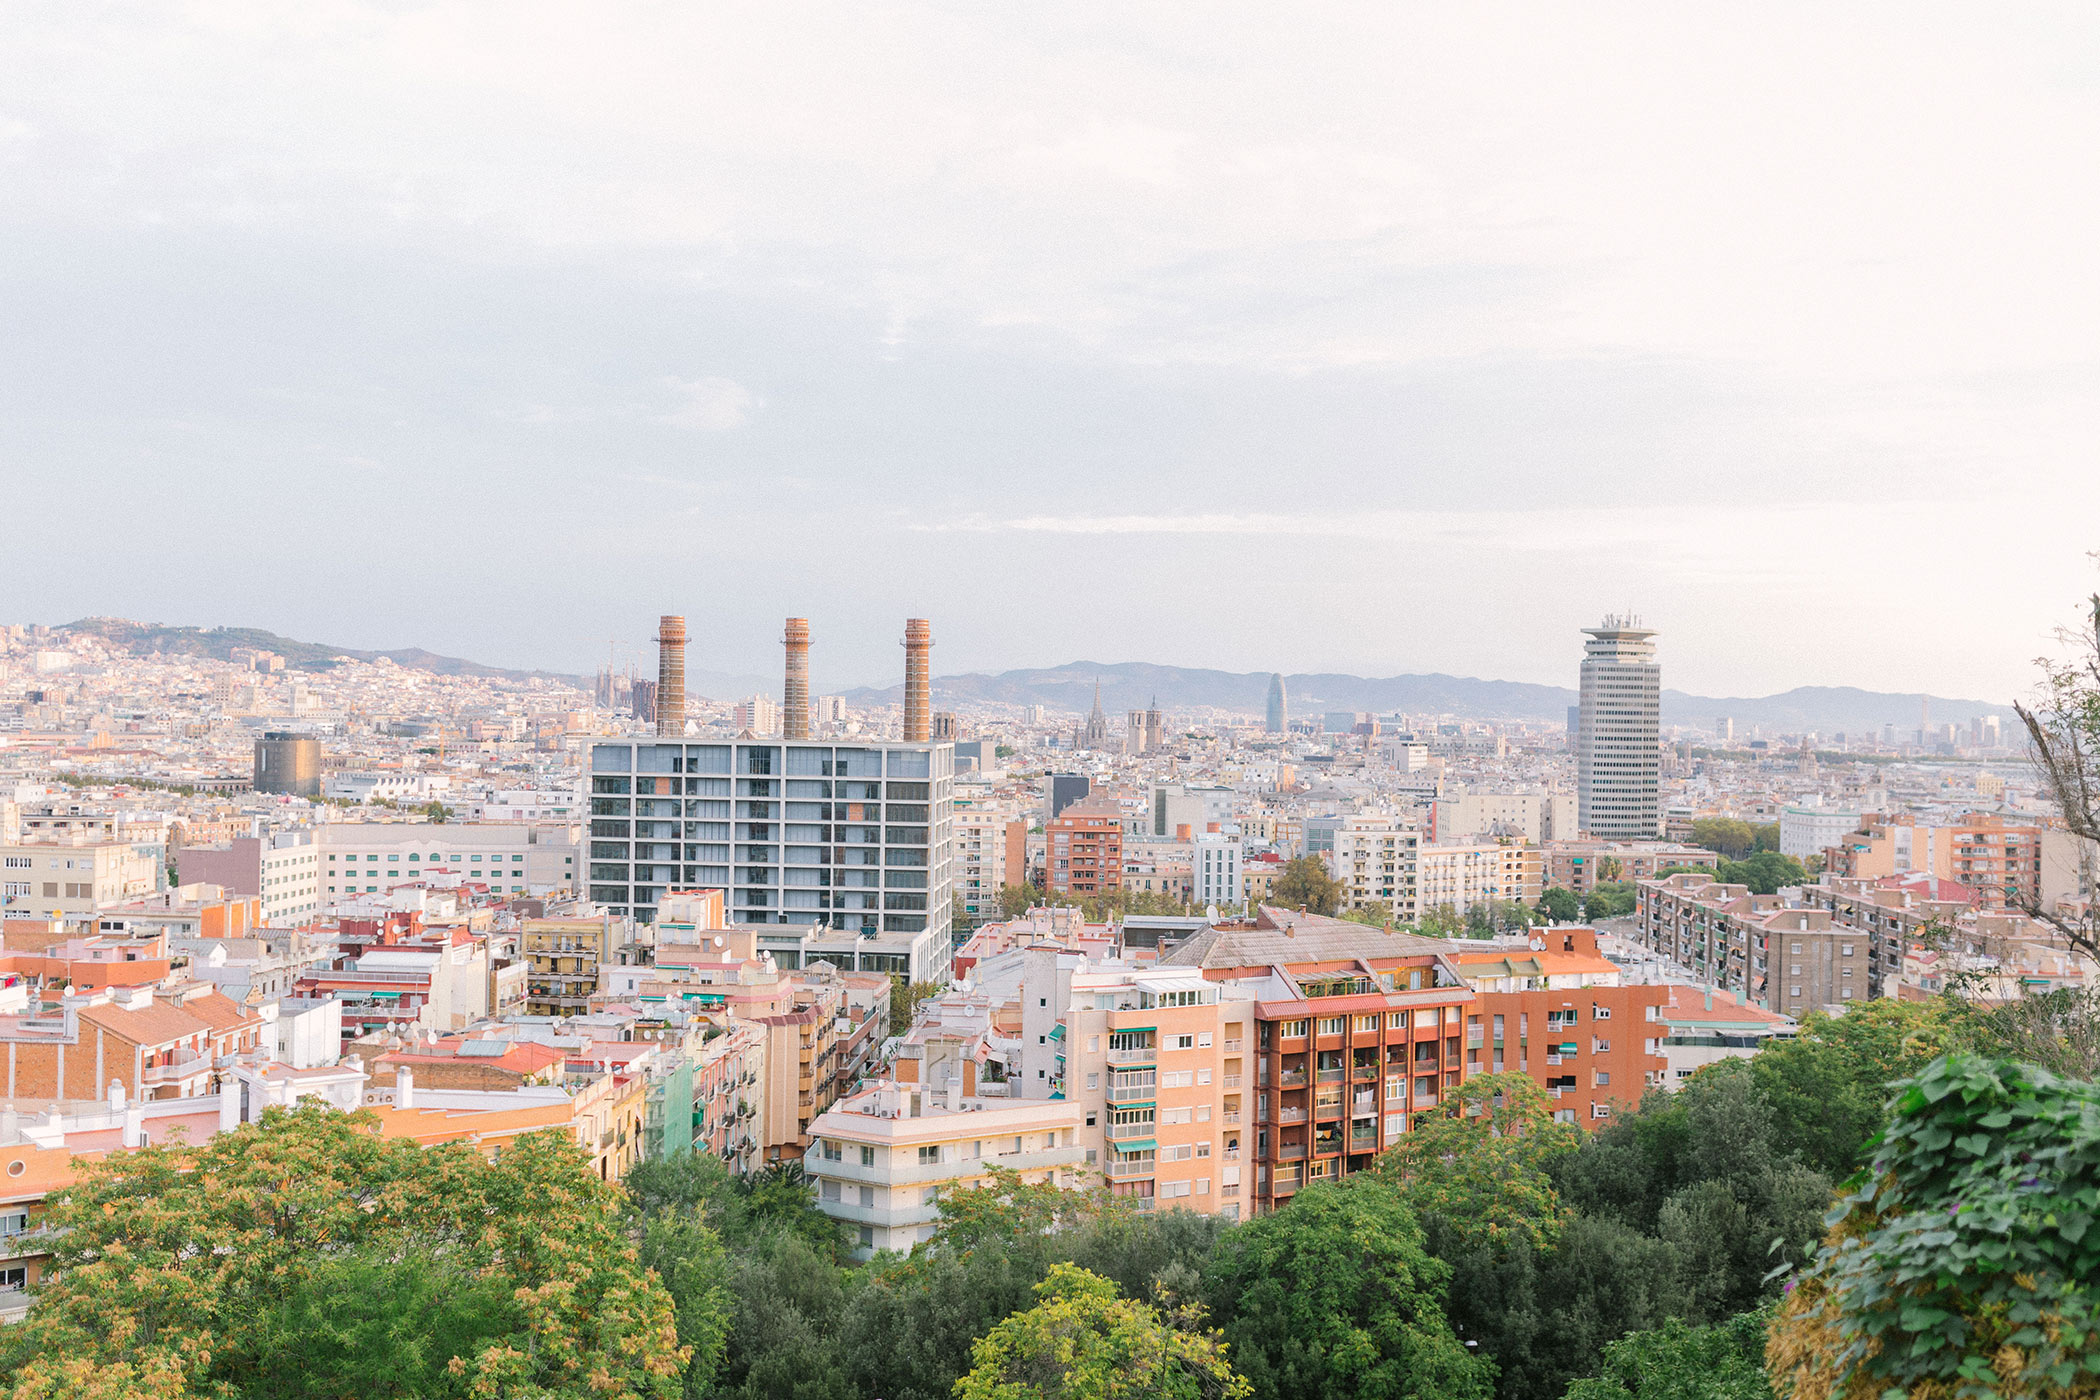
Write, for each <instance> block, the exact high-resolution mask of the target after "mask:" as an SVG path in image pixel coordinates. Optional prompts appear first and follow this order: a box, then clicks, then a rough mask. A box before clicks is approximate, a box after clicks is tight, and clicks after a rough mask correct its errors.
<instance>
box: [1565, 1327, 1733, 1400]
mask: <svg viewBox="0 0 2100 1400" xmlns="http://www.w3.org/2000/svg"><path fill="white" fill-rule="evenodd" d="M1765 1322H1766V1317H1765V1314H1764V1313H1762V1312H1749V1313H1741V1314H1738V1315H1737V1316H1735V1317H1732V1318H1730V1319H1728V1320H1727V1321H1726V1322H1720V1323H1716V1324H1714V1325H1713V1326H1711V1327H1691V1326H1687V1325H1686V1324H1685V1323H1684V1321H1683V1320H1682V1319H1680V1318H1674V1317H1673V1318H1671V1319H1670V1320H1669V1321H1667V1322H1665V1323H1663V1325H1662V1326H1661V1327H1659V1328H1657V1329H1655V1330H1654V1331H1651V1332H1635V1333H1633V1334H1631V1335H1629V1336H1626V1337H1622V1338H1620V1339H1619V1340H1618V1341H1616V1342H1612V1343H1611V1344H1610V1345H1608V1346H1606V1347H1605V1348H1604V1369H1603V1372H1602V1373H1601V1374H1600V1375H1598V1376H1596V1377H1595V1378H1594V1379H1591V1380H1581V1381H1577V1382H1575V1384H1573V1385H1571V1386H1569V1387H1568V1394H1567V1400H1772V1383H1771V1381H1769V1380H1768V1379H1766V1377H1765Z"/></svg>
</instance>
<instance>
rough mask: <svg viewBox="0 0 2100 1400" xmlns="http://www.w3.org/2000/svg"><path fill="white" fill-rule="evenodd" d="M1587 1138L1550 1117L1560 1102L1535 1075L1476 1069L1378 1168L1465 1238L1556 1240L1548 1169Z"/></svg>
mask: <svg viewBox="0 0 2100 1400" xmlns="http://www.w3.org/2000/svg"><path fill="white" fill-rule="evenodd" d="M1581 1136H1582V1130H1581V1129H1579V1128H1577V1127H1575V1126H1574V1125H1573V1124H1569V1123H1556V1122H1555V1121H1553V1100H1551V1099H1549V1098H1548V1097H1546V1091H1545V1090H1543V1089H1541V1088H1540V1087H1539V1086H1538V1084H1537V1082H1536V1081H1534V1080H1533V1079H1532V1078H1531V1076H1529V1075H1527V1074H1517V1073H1510V1074H1486V1075H1477V1076H1475V1077H1474V1078H1472V1079H1469V1080H1467V1081H1466V1082H1465V1083H1464V1084H1462V1085H1460V1086H1459V1087H1458V1088H1457V1089H1456V1090H1453V1091H1452V1092H1450V1093H1449V1094H1447V1095H1445V1098H1444V1101H1443V1102H1442V1103H1441V1104H1439V1105H1438V1106H1437V1108H1436V1109H1435V1110H1434V1111H1432V1112H1429V1113H1421V1114H1417V1115H1416V1116H1415V1122H1414V1130H1413V1131H1412V1132H1408V1133H1404V1134H1402V1135H1401V1137H1400V1139H1399V1140H1398V1141H1397V1142H1396V1143H1394V1145H1393V1146H1392V1147H1390V1148H1388V1149H1387V1150H1386V1151H1385V1153H1384V1154H1383V1155H1381V1156H1380V1157H1379V1159H1378V1162H1377V1165H1376V1171H1377V1173H1378V1175H1379V1176H1380V1177H1382V1178H1383V1179H1384V1180H1386V1181H1388V1182H1391V1183H1392V1184H1393V1185H1394V1186H1396V1187H1398V1188H1399V1190H1400V1193H1401V1196H1402V1198H1403V1199H1405V1200H1406V1202H1407V1204H1408V1205H1409V1207H1410V1208H1412V1209H1413V1210H1414V1212H1415V1213H1416V1214H1417V1215H1432V1214H1433V1215H1439V1216H1442V1217H1443V1218H1444V1219H1445V1220H1446V1221H1447V1222H1449V1223H1450V1225H1451V1226H1452V1227H1453V1228H1455V1229H1456V1230H1458V1231H1459V1232H1460V1233H1461V1235H1463V1236H1465V1237H1467V1238H1468V1239H1471V1238H1475V1237H1477V1238H1480V1239H1484V1240H1487V1241H1498V1240H1501V1239H1504V1238H1506V1237H1508V1236H1510V1235H1520V1236H1522V1237H1524V1238H1525V1240H1526V1241H1527V1242H1529V1243H1531V1244H1533V1245H1550V1244H1551V1243H1552V1241H1553V1238H1554V1237H1555V1236H1556V1235H1557V1234H1559V1232H1560V1227H1561V1225H1562V1224H1563V1223H1564V1213H1563V1211H1562V1209H1561V1205H1560V1197H1559V1195H1558V1194H1557V1193H1556V1192H1555V1191H1554V1189H1553V1179H1552V1177H1551V1176H1550V1175H1549V1174H1548V1172H1547V1166H1548V1164H1549V1163H1551V1162H1552V1161H1553V1159H1554V1158H1556V1157H1559V1156H1561V1155H1562V1154H1564V1153H1568V1152H1572V1151H1574V1150H1575V1148H1576V1145H1577V1143H1578V1142H1579V1141H1580V1139H1581Z"/></svg>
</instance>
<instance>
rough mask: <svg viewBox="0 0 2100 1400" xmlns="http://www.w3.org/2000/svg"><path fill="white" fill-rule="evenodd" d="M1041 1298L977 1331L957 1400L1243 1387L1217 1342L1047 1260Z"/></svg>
mask: <svg viewBox="0 0 2100 1400" xmlns="http://www.w3.org/2000/svg"><path fill="white" fill-rule="evenodd" d="M1035 1292H1036V1296H1037V1297H1038V1298H1040V1299H1041V1300H1042V1301H1041V1302H1039V1303H1037V1304H1036V1306H1034V1307H1032V1308H1030V1309H1028V1310H1027V1311H1025V1312H1017V1313H1015V1314H1014V1315H1013V1316H1011V1317H1009V1318H1007V1319H1006V1320H1005V1321H1003V1322H1001V1323H999V1325H998V1326H996V1327H994V1328H992V1330H991V1331H990V1332H988V1333H986V1334H985V1336H984V1338H983V1339H982V1340H981V1341H979V1342H978V1343H977V1345H976V1347H975V1349H974V1351H973V1354H972V1355H973V1360H974V1361H975V1363H976V1364H975V1365H974V1366H972V1368H971V1369H970V1372H969V1374H968V1375H966V1376H964V1377H963V1378H962V1379H961V1380H960V1381H958V1382H957V1383H956V1386H955V1394H956V1396H957V1397H958V1400H1123V1397H1129V1400H1138V1397H1153V1396H1158V1397H1163V1400H1236V1398H1237V1397H1240V1396H1244V1395H1246V1394H1247V1393H1248V1391H1249V1386H1248V1384H1247V1382H1246V1381H1245V1380H1244V1379H1242V1378H1241V1377H1239V1376H1237V1375H1235V1374H1234V1373H1233V1370H1232V1367H1231V1366H1230V1365H1228V1364H1227V1363H1226V1360H1225V1349H1224V1347H1222V1346H1221V1345H1220V1344H1219V1343H1218V1341H1217V1339H1216V1338H1215V1337H1214V1336H1212V1335H1210V1334H1208V1333H1206V1332H1202V1331H1197V1330H1193V1329H1191V1328H1190V1327H1189V1326H1188V1324H1190V1323H1192V1322H1193V1323H1200V1313H1198V1312H1194V1311H1183V1312H1182V1313H1181V1315H1180V1316H1179V1317H1178V1318H1177V1319H1175V1321H1178V1322H1180V1323H1182V1324H1183V1325H1181V1326H1177V1325H1175V1322H1174V1321H1169V1320H1168V1319H1167V1318H1164V1317H1162V1316H1161V1314H1160V1313H1159V1312H1158V1311H1157V1310H1156V1309H1154V1308H1152V1307H1149V1306H1147V1305H1146V1304H1144V1303H1140V1302H1135V1301H1133V1300H1131V1299H1128V1298H1123V1297H1120V1296H1118V1294H1117V1292H1116V1286H1115V1284H1113V1283H1112V1282H1110V1281H1109V1280H1107V1279H1105V1278H1102V1277H1101V1276H1100V1275H1099V1274H1093V1273H1089V1272H1087V1271H1086V1270H1085V1269H1082V1268H1079V1267H1078V1266H1077V1265H1073V1264H1054V1265H1052V1266H1051V1268H1050V1273H1049V1277H1047V1278H1045V1279H1044V1280H1043V1281H1042V1282H1041V1283H1039V1284H1037V1285H1036V1289H1035Z"/></svg>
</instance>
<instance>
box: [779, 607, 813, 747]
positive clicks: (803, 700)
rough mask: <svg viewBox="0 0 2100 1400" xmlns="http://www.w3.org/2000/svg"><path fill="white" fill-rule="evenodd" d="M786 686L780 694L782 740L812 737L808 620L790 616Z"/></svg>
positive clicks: (787, 640) (788, 622)
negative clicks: (810, 724)
mask: <svg viewBox="0 0 2100 1400" xmlns="http://www.w3.org/2000/svg"><path fill="white" fill-rule="evenodd" d="M781 641H782V642H784V643H786V645H787V683H786V684H785V685H784V686H782V687H781V692H780V737H781V738H783V739H807V738H808V737H809V619H808V618H806V617H791V618H789V619H788V620H787V635H786V636H785V637H782V638H781Z"/></svg>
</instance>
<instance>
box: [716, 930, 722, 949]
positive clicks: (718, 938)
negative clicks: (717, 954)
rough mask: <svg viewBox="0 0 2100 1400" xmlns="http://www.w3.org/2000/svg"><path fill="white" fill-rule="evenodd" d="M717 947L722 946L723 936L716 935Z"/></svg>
mask: <svg viewBox="0 0 2100 1400" xmlns="http://www.w3.org/2000/svg"><path fill="white" fill-rule="evenodd" d="M715 946H716V947H717V948H719V947H721V946H722V935H721V934H719V933H718V934H716V935H715Z"/></svg>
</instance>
